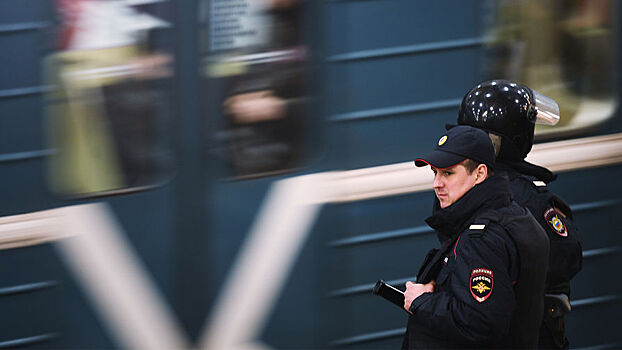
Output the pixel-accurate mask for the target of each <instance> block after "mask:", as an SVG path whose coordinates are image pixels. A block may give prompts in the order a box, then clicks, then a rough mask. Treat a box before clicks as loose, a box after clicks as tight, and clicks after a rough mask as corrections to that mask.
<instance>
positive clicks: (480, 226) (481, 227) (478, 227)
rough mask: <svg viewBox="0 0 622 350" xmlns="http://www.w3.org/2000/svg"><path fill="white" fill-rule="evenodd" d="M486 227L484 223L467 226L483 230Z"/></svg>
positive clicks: (471, 228)
mask: <svg viewBox="0 0 622 350" xmlns="http://www.w3.org/2000/svg"><path fill="white" fill-rule="evenodd" d="M485 228H486V225H475V224H473V225H471V226H469V230H483V229H485Z"/></svg>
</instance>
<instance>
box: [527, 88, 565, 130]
mask: <svg viewBox="0 0 622 350" xmlns="http://www.w3.org/2000/svg"><path fill="white" fill-rule="evenodd" d="M532 92H533V96H534V98H535V100H536V111H537V112H538V114H537V115H536V124H541V125H550V126H553V125H555V124H557V122H559V106H558V105H557V102H555V101H554V100H553V99H552V98H550V97H548V96H544V95H542V94H541V93H539V92H537V91H535V90H532Z"/></svg>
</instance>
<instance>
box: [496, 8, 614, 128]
mask: <svg viewBox="0 0 622 350" xmlns="http://www.w3.org/2000/svg"><path fill="white" fill-rule="evenodd" d="M490 3H491V4H494V5H493V8H494V10H493V13H494V16H493V17H494V19H493V23H492V25H491V28H490V36H491V40H490V45H489V48H488V54H489V55H488V58H489V60H488V62H487V64H486V69H487V77H489V78H495V79H509V80H514V81H520V82H521V83H524V84H526V85H528V86H529V87H532V88H533V89H535V90H537V91H539V92H541V93H543V94H544V95H546V96H549V97H551V98H553V99H554V100H555V101H556V102H557V103H558V104H559V107H560V113H561V120H560V122H559V124H558V125H557V126H555V127H549V126H540V125H539V126H537V128H536V130H537V133H538V134H540V136H543V135H545V134H547V133H552V132H556V133H557V132H560V131H569V130H577V129H579V128H582V127H586V126H589V125H594V124H596V123H598V122H600V121H602V120H604V119H606V118H608V117H609V116H611V115H612V113H613V109H614V106H615V103H616V101H615V100H614V96H615V94H614V80H613V78H614V75H613V74H611V72H613V71H614V62H615V60H614V52H613V50H612V48H613V47H615V45H613V43H614V42H615V37H614V35H613V33H612V25H613V19H612V18H611V16H612V15H611V14H612V13H613V3H612V1H610V0H573V1H566V0H518V1H515V0H512V1H510V0H503V1H496V2H490Z"/></svg>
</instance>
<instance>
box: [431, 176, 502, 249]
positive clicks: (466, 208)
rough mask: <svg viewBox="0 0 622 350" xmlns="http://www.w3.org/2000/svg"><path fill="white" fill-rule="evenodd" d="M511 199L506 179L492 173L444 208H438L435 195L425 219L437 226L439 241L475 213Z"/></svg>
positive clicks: (459, 229) (459, 230) (460, 229)
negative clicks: (429, 213)
mask: <svg viewBox="0 0 622 350" xmlns="http://www.w3.org/2000/svg"><path fill="white" fill-rule="evenodd" d="M511 201H512V194H511V193H510V189H509V183H508V180H507V179H506V178H505V177H503V176H499V175H493V176H492V177H490V178H488V179H486V180H485V181H484V182H482V183H481V184H479V185H475V187H473V188H472V189H470V190H469V191H468V192H467V193H465V194H464V195H463V196H462V197H460V199H458V200H457V201H456V202H454V203H453V204H452V205H450V206H448V207H446V208H443V209H441V207H440V203H439V201H438V199H435V201H434V210H433V214H432V216H430V217H428V218H427V219H425V222H426V223H427V224H428V225H429V226H430V227H432V228H433V229H435V230H436V232H437V235H438V239H439V241H440V242H441V243H442V242H444V241H446V240H448V239H453V238H454V236H456V235H458V234H460V233H462V232H463V231H464V230H465V229H466V225H469V224H471V221H472V219H474V218H475V216H476V215H477V214H479V213H481V212H483V211H484V210H486V209H489V208H499V207H505V206H507V205H509V204H510V203H511Z"/></svg>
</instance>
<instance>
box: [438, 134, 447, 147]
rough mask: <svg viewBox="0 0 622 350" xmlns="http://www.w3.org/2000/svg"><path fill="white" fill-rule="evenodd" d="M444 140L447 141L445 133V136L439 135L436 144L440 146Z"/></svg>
mask: <svg viewBox="0 0 622 350" xmlns="http://www.w3.org/2000/svg"><path fill="white" fill-rule="evenodd" d="M445 141H447V135H445V136H443V137H441V138H440V139H439V140H438V145H439V146H442V145H443V144H444V143H445Z"/></svg>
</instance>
